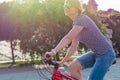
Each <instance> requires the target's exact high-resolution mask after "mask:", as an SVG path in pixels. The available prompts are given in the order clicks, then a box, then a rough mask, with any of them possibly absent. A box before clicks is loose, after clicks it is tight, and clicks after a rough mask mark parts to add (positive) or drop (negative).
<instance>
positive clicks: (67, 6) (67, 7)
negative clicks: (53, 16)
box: [64, 3, 72, 10]
mask: <svg viewBox="0 0 120 80" xmlns="http://www.w3.org/2000/svg"><path fill="white" fill-rule="evenodd" d="M71 7H72V5H71V4H69V3H66V4H65V5H64V10H67V9H70V8H71Z"/></svg>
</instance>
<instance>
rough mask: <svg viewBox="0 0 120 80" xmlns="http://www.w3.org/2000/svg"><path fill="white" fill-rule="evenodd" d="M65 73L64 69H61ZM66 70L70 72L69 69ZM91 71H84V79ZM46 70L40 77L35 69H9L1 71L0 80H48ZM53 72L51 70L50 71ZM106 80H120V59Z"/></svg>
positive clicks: (48, 75) (85, 79)
mask: <svg viewBox="0 0 120 80" xmlns="http://www.w3.org/2000/svg"><path fill="white" fill-rule="evenodd" d="M60 70H61V71H62V72H64V73H68V74H69V72H68V71H64V69H60ZM65 70H68V69H67V68H66V69H65ZM90 70H91V69H86V70H83V71H82V75H83V79H84V80H87V76H88V75H89V72H90ZM45 71H46V70H45V69H42V70H40V72H43V73H40V74H42V76H39V74H38V69H35V68H33V67H21V68H8V69H0V80H48V79H44V78H43V77H44V75H45V76H46V77H51V75H50V73H47V72H45ZM50 71H51V70H50ZM104 80H120V58H119V59H117V63H116V64H115V65H113V66H112V67H111V68H110V71H108V73H107V75H106V76H105V79H104Z"/></svg>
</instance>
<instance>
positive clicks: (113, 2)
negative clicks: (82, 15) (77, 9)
mask: <svg viewBox="0 0 120 80" xmlns="http://www.w3.org/2000/svg"><path fill="white" fill-rule="evenodd" d="M82 1H83V2H85V3H87V2H88V1H89V0H82ZM95 1H96V3H97V4H98V9H99V10H107V9H109V8H113V9H115V10H117V11H120V0H95Z"/></svg>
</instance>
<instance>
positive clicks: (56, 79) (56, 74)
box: [46, 55, 77, 80]
mask: <svg viewBox="0 0 120 80" xmlns="http://www.w3.org/2000/svg"><path fill="white" fill-rule="evenodd" d="M46 57H48V58H50V55H46ZM46 62H47V63H48V64H49V65H53V66H54V69H53V74H52V80H64V79H65V80H77V79H75V78H73V77H72V76H69V75H67V74H64V73H62V72H60V71H59V70H58V67H59V63H56V62H53V61H52V60H51V58H50V60H48V61H46Z"/></svg>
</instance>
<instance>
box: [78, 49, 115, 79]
mask: <svg viewBox="0 0 120 80" xmlns="http://www.w3.org/2000/svg"><path fill="white" fill-rule="evenodd" d="M115 57H116V56H115V52H114V50H113V49H110V50H108V51H107V52H105V53H104V54H101V55H99V54H95V53H94V52H92V51H89V52H87V53H85V54H83V55H81V56H79V57H78V58H77V60H78V61H79V62H80V64H81V65H82V66H83V69H84V68H91V67H92V70H91V72H90V75H89V77H88V79H87V80H103V78H104V76H105V74H106V73H107V71H108V69H109V67H110V66H111V64H112V62H113V61H114V60H115Z"/></svg>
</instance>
